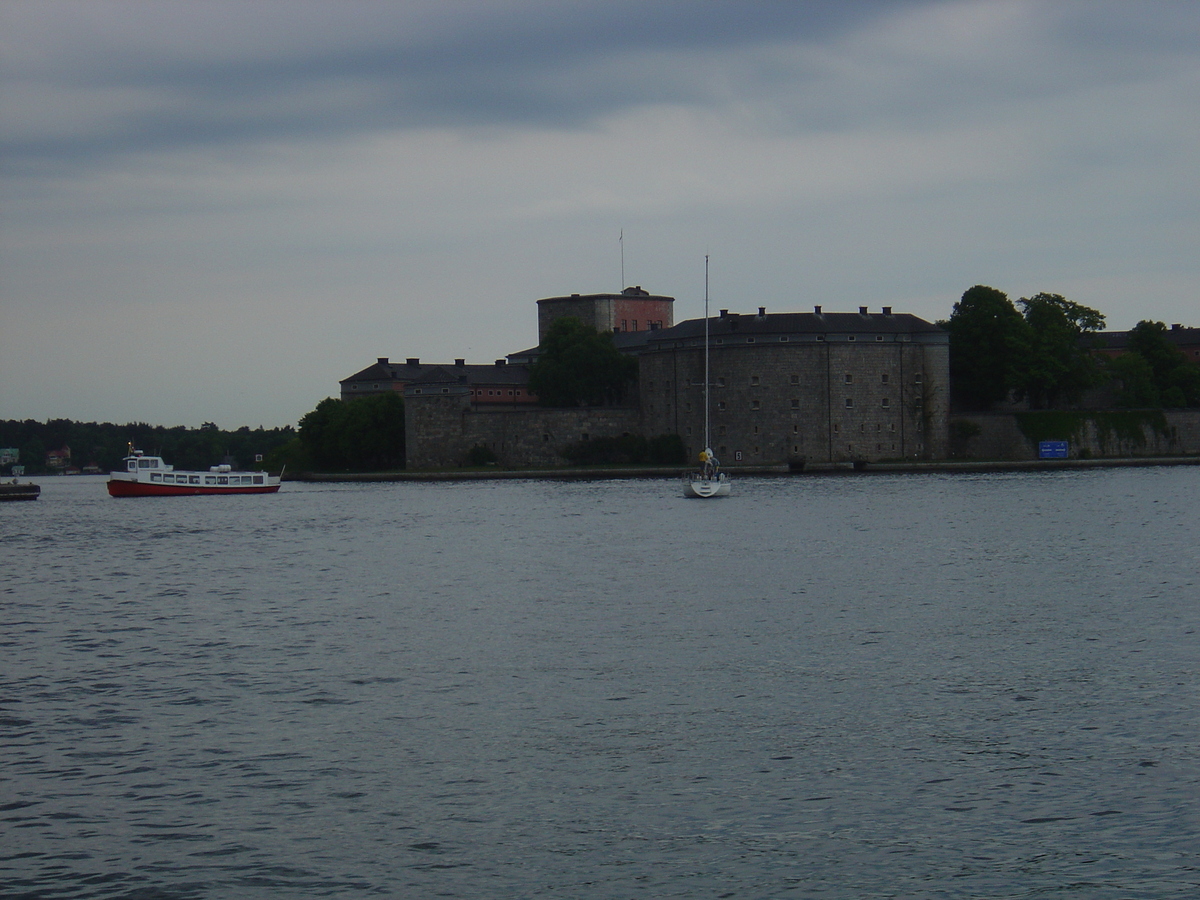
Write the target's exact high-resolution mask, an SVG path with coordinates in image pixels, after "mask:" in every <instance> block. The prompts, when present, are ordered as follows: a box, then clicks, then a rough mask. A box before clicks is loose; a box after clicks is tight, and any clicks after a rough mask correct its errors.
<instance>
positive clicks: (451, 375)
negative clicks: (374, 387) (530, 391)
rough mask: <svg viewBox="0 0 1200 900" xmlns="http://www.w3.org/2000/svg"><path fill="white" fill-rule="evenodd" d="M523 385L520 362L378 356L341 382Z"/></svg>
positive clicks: (524, 377) (526, 375) (524, 370)
mask: <svg viewBox="0 0 1200 900" xmlns="http://www.w3.org/2000/svg"><path fill="white" fill-rule="evenodd" d="M463 379H465V381H464V382H463V383H465V384H505V385H523V384H525V383H526V382H528V381H529V369H528V368H526V367H525V366H520V365H507V364H504V365H495V364H492V365H467V364H463V365H458V364H457V363H421V362H418V361H413V362H403V363H402V362H391V361H389V360H387V359H386V358H380V359H379V360H378V361H376V363H375V364H374V365H372V366H367V368H365V369H363V370H362V371H361V372H356V373H355V374H353V375H351V376H350V377H349V378H344V379H342V381H341V383H342V384H343V385H348V384H352V383H356V384H361V383H363V382H392V383H394V382H397V381H398V382H401V383H403V384H426V383H438V384H445V383H454V382H459V381H462V380H463Z"/></svg>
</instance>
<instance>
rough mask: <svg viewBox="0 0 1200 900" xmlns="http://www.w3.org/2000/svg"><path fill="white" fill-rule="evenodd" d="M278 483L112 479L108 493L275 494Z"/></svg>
mask: <svg viewBox="0 0 1200 900" xmlns="http://www.w3.org/2000/svg"><path fill="white" fill-rule="evenodd" d="M277 490H279V485H277V484H248V485H245V486H243V485H238V486H237V487H233V486H228V487H212V486H208V487H205V486H202V485H190V484H146V483H145V482H141V481H110V482H109V483H108V493H109V494H110V495H112V496H113V497H193V496H196V495H197V494H273V493H275V492H276V491H277Z"/></svg>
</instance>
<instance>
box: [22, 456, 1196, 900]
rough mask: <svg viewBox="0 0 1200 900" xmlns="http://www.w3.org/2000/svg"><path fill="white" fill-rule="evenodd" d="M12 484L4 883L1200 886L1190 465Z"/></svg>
mask: <svg viewBox="0 0 1200 900" xmlns="http://www.w3.org/2000/svg"><path fill="white" fill-rule="evenodd" d="M42 485H43V493H42V498H41V499H40V500H38V501H36V502H35V503H22V504H5V505H3V506H0V537H2V539H3V544H2V549H0V552H2V554H3V568H2V570H0V604H2V610H3V618H2V630H0V885H2V886H0V896H3V897H5V898H15V897H47V898H57V897H72V898H73V897H113V898H116V897H128V898H135V897H136V898H226V897H252V898H267V897H270V898H276V897H371V896H380V897H406V898H407V897H412V898H424V897H463V898H526V897H554V898H559V897H561V898H625V897H647V898H674V897H697V898H710V897H736V898H775V897H798V898H805V897H819V898H846V900H850V898H855V900H858V898H883V897H895V898H924V897H939V898H1021V897H1038V898H1042V897H1055V898H1057V897H1072V898H1076V897H1078V898H1089V900H1090V898H1113V900H1116V898H1163V897H1187V898H1191V897H1195V896H1200V769H1198V762H1200V760H1198V756H1200V754H1198V748H1200V691H1198V690H1197V689H1198V687H1200V674H1198V671H1200V635H1198V634H1197V627H1198V626H1200V551H1198V549H1197V536H1198V535H1200V502H1198V498H1200V469H1195V468H1172V469H1138V470H1107V471H1089V472H1059V473H1050V474H999V475H988V476H966V475H961V476H932V475H931V476H921V475H905V476H894V477H893V476H882V475H881V476H866V477H843V478H837V477H830V478H818V477H801V478H793V479H762V480H758V479H741V480H739V481H738V482H737V484H736V486H735V490H736V494H735V496H734V497H732V498H730V499H728V500H720V501H688V500H684V499H683V498H682V497H680V496H678V494H679V490H678V487H677V485H676V484H675V483H674V482H669V481H651V482H599V483H569V482H568V483H557V482H497V483H480V484H383V485H336V486H335V485H296V484H288V485H285V486H284V489H283V490H282V491H281V492H280V493H279V494H277V495H274V496H270V497H252V496H251V497H241V496H239V497H223V498H203V497H200V498H190V497H189V498H165V499H134V500H112V499H110V498H108V497H107V495H106V494H105V491H104V486H103V479H96V478H60V479H53V478H47V479H44V480H43V481H42Z"/></svg>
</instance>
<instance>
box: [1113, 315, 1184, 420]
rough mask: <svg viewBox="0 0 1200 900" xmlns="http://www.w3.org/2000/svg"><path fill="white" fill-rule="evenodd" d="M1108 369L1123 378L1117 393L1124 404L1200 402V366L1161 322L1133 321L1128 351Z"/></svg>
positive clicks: (1139, 405) (1151, 405)
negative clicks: (1173, 340) (1171, 337)
mask: <svg viewBox="0 0 1200 900" xmlns="http://www.w3.org/2000/svg"><path fill="white" fill-rule="evenodd" d="M1108 369H1109V373H1110V374H1111V375H1112V376H1113V377H1114V378H1115V379H1117V380H1118V381H1119V382H1120V385H1121V389H1120V392H1119V393H1118V395H1117V396H1118V400H1119V402H1120V403H1121V405H1123V406H1132V407H1163V406H1166V407H1182V406H1200V366H1198V365H1196V364H1195V363H1193V362H1192V361H1190V360H1189V359H1188V358H1187V357H1186V356H1185V355H1184V354H1183V352H1182V351H1181V350H1180V349H1179V348H1178V347H1176V346H1175V345H1174V344H1172V343H1171V342H1170V341H1169V340H1168V339H1167V326H1166V325H1164V324H1163V323H1162V322H1150V321H1141V322H1138V323H1137V324H1136V325H1134V326H1133V329H1132V330H1131V331H1130V332H1129V344H1128V350H1127V352H1125V353H1122V354H1121V355H1120V356H1118V357H1117V358H1116V359H1114V360H1112V361H1111V362H1110V363H1109V364H1108Z"/></svg>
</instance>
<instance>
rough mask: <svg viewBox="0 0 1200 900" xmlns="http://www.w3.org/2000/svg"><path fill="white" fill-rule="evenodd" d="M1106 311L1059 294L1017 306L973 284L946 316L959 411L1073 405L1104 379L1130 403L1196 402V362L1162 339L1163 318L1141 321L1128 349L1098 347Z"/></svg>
mask: <svg viewBox="0 0 1200 900" xmlns="http://www.w3.org/2000/svg"><path fill="white" fill-rule="evenodd" d="M1104 322H1105V318H1104V315H1103V314H1102V313H1100V312H1098V311H1097V310H1094V309H1091V308H1089V307H1086V306H1083V305H1081V304H1079V303H1075V302H1073V301H1070V300H1067V299H1066V298H1065V297H1063V296H1062V295H1061V294H1047V293H1040V294H1035V295H1034V296H1032V297H1028V298H1026V297H1022V298H1021V299H1020V300H1018V301H1017V302H1016V303H1015V304H1014V303H1013V302H1012V301H1010V300H1009V299H1008V295H1007V294H1005V293H1004V292H1003V291H999V290H997V289H996V288H992V287H987V286H986V285H975V286H974V287H972V288H970V289H969V290H967V291H966V292H965V293H964V294H963V295H962V299H961V300H959V302H958V303H956V304H954V311H953V312H952V313H951V315H950V318H949V320H947V321H945V322H942V323H940V324H941V325H942V326H943V327H944V328H946V330H947V331H949V332H950V386H951V392H952V396H953V399H954V402H955V405H956V406H958V407H959V408H961V409H990V408H991V407H993V406H994V405H996V404H997V403H999V402H1001V401H1004V400H1008V399H1010V398H1011V399H1014V400H1017V401H1027V402H1028V404H1029V406H1030V407H1031V408H1033V409H1053V408H1056V407H1060V406H1071V405H1074V404H1078V403H1079V402H1080V400H1081V399H1082V398H1083V396H1084V394H1085V393H1086V392H1087V391H1089V390H1091V389H1093V388H1097V387H1100V386H1102V385H1111V386H1112V387H1113V388H1114V392H1115V398H1116V403H1117V404H1118V405H1122V406H1128V407H1155V408H1157V407H1163V406H1200V366H1197V365H1196V364H1195V363H1193V362H1190V361H1189V360H1188V359H1187V357H1186V356H1184V355H1183V353H1181V352H1180V351H1179V349H1178V348H1176V347H1175V346H1174V345H1172V344H1171V342H1170V341H1169V340H1168V339H1167V337H1166V331H1167V328H1166V326H1165V325H1164V324H1163V323H1161V322H1148V321H1143V322H1139V323H1138V324H1137V325H1136V326H1135V327H1134V328H1133V330H1132V331H1131V333H1130V336H1129V344H1128V349H1127V352H1125V353H1122V354H1121V355H1120V356H1117V357H1115V358H1109V357H1107V356H1105V355H1103V354H1100V353H1098V352H1097V351H1098V350H1101V349H1102V348H1103V347H1104V339H1103V337H1101V335H1100V334H1099V332H1100V331H1101V330H1102V329H1103V328H1104Z"/></svg>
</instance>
